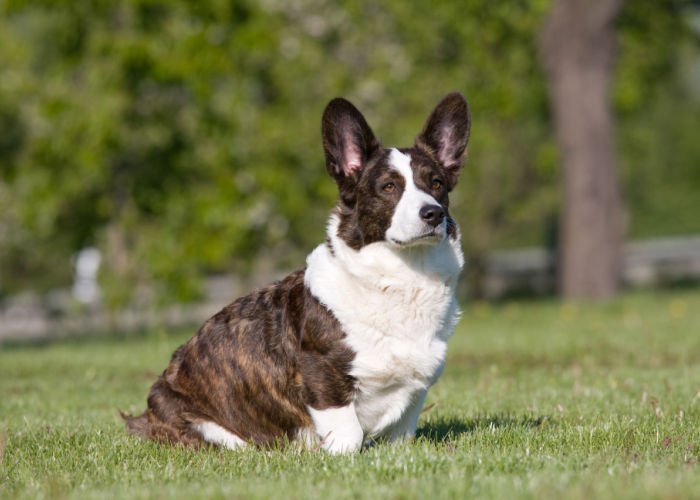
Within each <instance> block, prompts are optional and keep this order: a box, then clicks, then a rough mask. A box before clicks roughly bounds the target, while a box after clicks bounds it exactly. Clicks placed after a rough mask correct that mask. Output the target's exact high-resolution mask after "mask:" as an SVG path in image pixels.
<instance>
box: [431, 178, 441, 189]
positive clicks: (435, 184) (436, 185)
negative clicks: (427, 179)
mask: <svg viewBox="0 0 700 500" xmlns="http://www.w3.org/2000/svg"><path fill="white" fill-rule="evenodd" d="M441 187H442V181H441V180H440V179H435V180H434V181H433V184H432V188H433V189H435V190H438V189H440V188H441Z"/></svg>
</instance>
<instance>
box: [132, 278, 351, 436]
mask: <svg viewBox="0 0 700 500" xmlns="http://www.w3.org/2000/svg"><path fill="white" fill-rule="evenodd" d="M303 279H304V271H297V272H295V273H293V274H291V275H290V276H288V277H287V278H286V279H284V280H282V281H279V282H276V283H274V284H272V285H270V286H269V287H267V288H263V289H261V290H258V291H256V292H254V293H252V294H250V295H248V296H246V297H242V298H240V299H238V300H236V301H235V302H233V303H232V304H230V305H229V306H227V307H225V308H224V309H222V310H221V311H220V312H219V313H217V314H216V315H214V317H212V318H211V319H209V320H208V321H207V322H206V323H205V324H204V326H202V328H201V329H200V330H199V332H198V333H197V335H195V336H194V337H193V338H192V339H190V341H189V342H187V343H186V344H185V345H183V346H181V347H179V348H178V349H177V350H176V351H175V352H174V354H173V356H172V360H171V362H170V365H169V366H168V368H167V369H166V370H165V371H164V372H163V375H161V376H160V378H159V379H158V380H157V381H156V382H155V383H154V384H153V386H152V387H151V391H150V393H149V395H148V409H147V410H146V412H144V413H143V414H142V415H140V416H139V417H129V416H124V415H123V416H124V417H125V419H126V421H127V428H128V429H129V431H130V432H132V433H133V434H136V435H139V436H141V437H144V438H146V439H151V440H154V441H160V442H169V443H183V444H185V445H187V446H198V445H199V444H201V438H200V436H199V434H198V433H197V432H195V431H194V430H192V424H193V423H196V422H199V421H211V422H214V423H216V424H218V425H220V426H221V427H223V428H225V429H227V430H228V431H230V432H232V433H234V434H236V435H237V436H239V437H240V438H241V439H243V440H245V441H250V442H253V443H255V444H258V445H270V444H272V443H275V442H283V441H284V439H285V438H286V439H290V440H291V439H293V438H294V437H295V436H296V433H297V431H298V430H299V429H300V428H304V427H311V426H312V425H313V423H312V420H311V417H310V416H309V414H308V411H307V405H310V406H312V407H313V408H315V409H325V408H328V407H331V406H345V405H347V404H349V402H350V401H351V399H352V395H353V393H354V390H355V380H354V379H353V378H352V377H351V376H350V375H349V374H348V373H349V371H350V366H351V362H352V360H353V358H354V353H353V352H352V351H351V350H350V349H349V348H348V347H347V346H346V345H345V344H344V343H343V342H342V338H343V337H344V333H343V331H342V329H341V327H340V325H339V323H338V322H337V320H336V319H335V318H334V317H333V315H332V314H331V313H330V312H329V311H328V310H327V309H326V308H325V307H323V306H322V305H321V304H320V303H319V302H318V301H317V300H316V299H315V298H314V297H313V296H312V295H311V293H310V292H309V291H308V289H307V288H306V286H305V285H304V282H303Z"/></svg>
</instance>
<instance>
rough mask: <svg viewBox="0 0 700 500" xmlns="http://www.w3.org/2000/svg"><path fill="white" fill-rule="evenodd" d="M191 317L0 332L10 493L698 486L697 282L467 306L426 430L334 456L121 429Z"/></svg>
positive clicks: (396, 493) (436, 493)
mask: <svg viewBox="0 0 700 500" xmlns="http://www.w3.org/2000/svg"><path fill="white" fill-rule="evenodd" d="M190 334H191V332H178V333H173V332H163V331H154V332H149V333H148V334H145V335H142V336H138V337H128V338H104V337H102V338H93V339H82V340H68V341H62V342H59V343H54V344H48V345H44V346H6V347H3V348H2V349H0V419H1V420H2V422H3V423H2V426H1V427H0V462H1V464H2V465H1V468H0V498H13V497H22V498H55V497H60V498H132V497H133V498H154V497H155V498H171V497H179V498H190V497H203V498H224V497H225V498H357V497H363V498H416V497H421V498H426V497H427V498H430V499H438V498H467V497H470V498H471V497H494V498H567V499H568V498H574V499H576V498H581V499H589V498H616V499H620V498H630V499H631V498H635V499H636V498H640V497H643V498H645V497H651V498H678V499H681V498H683V499H685V498H698V497H700V464H699V463H698V459H699V458H700V290H698V289H695V290H692V289H691V290H684V291H672V292H668V291H667V292H645V293H636V294H630V295H625V296H623V297H622V298H620V299H618V300H616V301H614V302H613V303H610V304H606V305H593V304H589V305H585V304H584V305H571V304H562V303H559V302H554V301H547V302H514V303H507V304H504V305H500V306H492V305H487V304H472V305H469V306H466V307H465V311H464V316H463V318H462V321H461V323H460V325H459V327H458V330H457V332H456V333H455V336H454V338H453V340H452V341H451V344H450V351H449V358H448V363H447V369H446V371H445V374H444V376H443V377H442V379H441V380H440V381H439V382H438V384H437V385H436V386H435V387H434V388H433V389H432V391H431V392H430V394H429V396H428V402H427V403H428V404H432V403H435V406H434V407H433V408H431V409H430V410H429V411H427V412H425V413H424V414H423V415H422V418H421V420H420V424H419V437H418V438H417V439H416V440H414V441H412V442H410V443H405V444H400V445H386V444H378V445H377V446H375V447H373V448H370V449H366V450H363V451H362V452H361V453H359V454H356V455H352V456H342V457H334V456H328V455H326V454H324V453H314V452H311V451H308V452H307V451H304V452H301V453H297V452H295V451H294V450H293V449H287V450H286V451H276V450H274V451H261V450H254V449H247V450H245V451H241V452H230V451H225V450H217V449H210V450H203V451H192V450H187V449H180V448H170V447H165V446H160V445H157V444H154V443H146V442H142V441H139V440H138V439H136V438H132V437H130V436H127V434H126V432H125V430H124V427H123V425H122V422H121V421H120V420H119V418H118V417H117V410H118V409H124V410H128V411H132V412H137V411H140V410H142V409H143V407H144V406H145V396H146V393H147V391H148V388H149V386H150V384H151V383H152V382H153V380H154V378H155V376H156V374H157V373H159V372H160V371H161V370H162V369H163V368H164V367H165V366H166V364H167V362H168V359H169V356H170V354H171V352H172V350H173V349H174V348H175V347H176V346H177V345H179V344H180V343H182V342H183V341H185V340H186V339H187V338H188V337H189V335H190ZM681 412H682V414H681Z"/></svg>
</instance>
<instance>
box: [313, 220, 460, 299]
mask: <svg viewBox="0 0 700 500" xmlns="http://www.w3.org/2000/svg"><path fill="white" fill-rule="evenodd" d="M339 224H340V219H339V217H338V215H337V214H336V213H333V214H331V216H330V218H329V220H328V226H327V236H328V239H327V241H326V243H324V244H322V245H319V246H318V247H317V248H316V249H315V250H314V251H313V252H312V253H311V254H310V255H309V257H308V258H307V261H306V262H307V271H306V284H307V286H308V287H309V289H310V290H311V293H312V294H313V295H314V296H315V297H316V298H318V299H319V300H320V301H321V302H322V303H324V300H323V296H324V295H327V292H328V290H327V288H326V286H325V285H324V283H327V285H328V286H330V287H331V288H332V289H333V291H336V292H342V291H341V290H335V289H336V288H337V285H335V286H333V282H332V281H327V280H326V279H324V276H323V273H324V272H328V271H330V269H333V270H334V271H335V272H339V273H341V274H343V275H345V278H346V279H347V280H349V281H351V282H352V283H353V285H354V286H356V287H358V288H359V289H364V291H365V292H368V293H372V292H373V291H376V290H379V291H381V292H382V293H386V292H387V291H389V290H392V291H394V292H399V291H401V290H403V291H411V290H413V289H415V288H424V287H426V286H431V285H438V286H454V285H455V284H456V280H457V277H458V276H459V273H460V271H461V270H462V266H463V265H464V256H463V254H462V249H461V246H460V242H459V234H457V235H455V237H452V236H446V237H445V238H443V240H442V241H440V242H438V243H436V244H432V245H414V246H408V247H401V246H397V245H394V244H392V243H389V242H384V241H382V242H376V243H371V244H369V245H366V246H364V247H362V248H361V249H359V250H354V249H353V248H351V247H350V246H348V245H347V244H346V243H345V242H344V241H343V240H342V239H341V238H340V237H339V236H338V226H339ZM343 281H345V280H343ZM325 305H326V306H329V305H330V304H325Z"/></svg>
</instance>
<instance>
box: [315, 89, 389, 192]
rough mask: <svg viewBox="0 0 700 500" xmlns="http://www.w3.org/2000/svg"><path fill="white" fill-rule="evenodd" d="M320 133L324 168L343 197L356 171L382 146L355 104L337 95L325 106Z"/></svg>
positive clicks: (351, 187)
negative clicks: (334, 181) (324, 162)
mask: <svg viewBox="0 0 700 500" xmlns="http://www.w3.org/2000/svg"><path fill="white" fill-rule="evenodd" d="M321 135H322V136H323V150H324V152H325V154H326V168H327V169H328V173H329V174H330V175H331V176H332V177H333V178H334V179H335V180H336V182H337V183H338V188H339V189H340V194H341V196H342V197H343V198H344V201H345V199H346V197H347V196H349V194H350V191H351V190H352V189H353V188H354V186H355V183H356V182H357V178H358V176H359V172H360V171H361V170H362V169H363V168H364V167H365V165H366V164H367V161H368V160H369V158H370V157H371V156H372V154H374V153H375V152H376V151H377V150H379V149H380V148H381V146H380V144H379V141H378V140H377V139H376V138H375V137H374V134H373V133H372V129H371V128H369V125H367V122H366V121H365V119H364V117H363V116H362V114H361V113H360V112H359V111H358V110H357V108H356V107H355V106H353V105H352V104H351V103H350V102H349V101H346V100H345V99H342V98H340V97H338V98H336V99H333V100H332V101H331V102H329V103H328V106H326V110H325V111H324V112H323V121H322V122H321ZM347 201H349V200H347Z"/></svg>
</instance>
